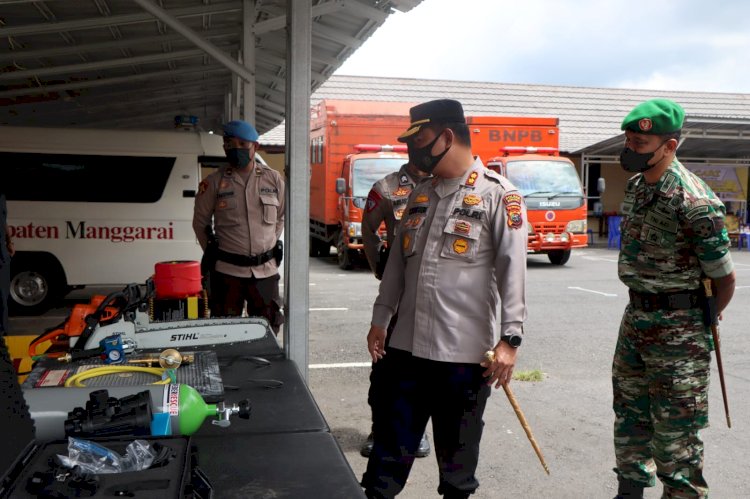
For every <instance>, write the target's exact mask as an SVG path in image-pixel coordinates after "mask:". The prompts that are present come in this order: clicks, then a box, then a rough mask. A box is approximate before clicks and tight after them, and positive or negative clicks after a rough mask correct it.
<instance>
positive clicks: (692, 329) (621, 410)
mask: <svg viewBox="0 0 750 499" xmlns="http://www.w3.org/2000/svg"><path fill="white" fill-rule="evenodd" d="M712 348H713V342H712V340H711V337H710V331H709V329H708V328H707V327H706V326H705V325H704V324H703V316H702V311H701V310H700V309H691V310H660V311H651V312H645V311H641V310H634V309H633V308H632V307H631V306H630V305H628V306H627V308H626V309H625V314H624V316H623V318H622V324H621V325H620V332H619V337H618V339H617V347H616V350H615V355H614V361H613V362H612V390H613V401H612V405H613V409H614V412H615V425H614V443H615V457H616V460H617V468H616V469H615V471H616V472H617V474H618V475H619V476H621V477H622V478H624V479H628V480H633V481H635V482H639V483H642V484H643V485H644V486H653V485H655V484H656V478H655V477H656V476H658V477H659V480H660V481H661V482H662V484H663V485H664V494H663V496H662V497H663V498H694V497H698V498H706V497H708V484H707V483H706V481H705V479H704V478H703V441H702V440H701V437H700V434H699V430H700V429H701V428H705V427H707V426H708V383H709V373H710V362H711V350H712Z"/></svg>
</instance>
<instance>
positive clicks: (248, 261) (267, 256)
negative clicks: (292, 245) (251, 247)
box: [217, 249, 273, 267]
mask: <svg viewBox="0 0 750 499" xmlns="http://www.w3.org/2000/svg"><path fill="white" fill-rule="evenodd" d="M217 256H218V258H217V259H218V260H221V261H222V262H227V263H231V264H232V265H237V266H239V267H255V266H257V265H263V264H264V263H266V262H267V261H269V260H271V259H272V258H273V249H270V250H268V251H266V252H265V253H261V254H260V255H253V256H247V255H238V254H236V253H229V252H228V251H224V250H221V249H220V250H218V251H217Z"/></svg>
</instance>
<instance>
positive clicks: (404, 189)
mask: <svg viewBox="0 0 750 499" xmlns="http://www.w3.org/2000/svg"><path fill="white" fill-rule="evenodd" d="M426 176H427V174H426V173H425V172H423V171H421V170H419V169H418V168H417V167H416V166H414V165H412V164H411V163H406V164H404V165H403V166H402V167H401V168H400V169H399V170H398V171H397V172H393V173H389V174H388V175H386V176H385V177H383V178H382V179H380V180H378V181H377V182H375V184H373V186H372V189H370V193H369V194H368V195H367V205H366V207H365V212H364V214H363V215H362V242H363V244H364V246H365V256H366V257H367V262H368V263H369V264H370V268H371V269H372V271H373V273H374V274H375V277H376V278H377V279H378V280H380V279H382V277H383V271H384V270H385V264H386V262H387V261H388V254H389V253H390V249H391V246H392V245H393V242H394V240H395V238H396V229H397V227H398V223H399V221H401V216H402V215H403V213H404V208H405V207H406V202H407V200H408V199H409V194H411V191H412V190H413V189H414V186H415V185H417V183H419V182H420V181H421V180H422V179H423V178H425V177H426ZM383 222H385V231H386V239H385V241H381V240H380V235H379V234H378V230H379V229H380V224H381V223H383ZM384 242H385V244H383V243H384ZM395 319H396V317H395V316H394V318H393V320H394V321H395ZM392 322H393V321H392ZM390 327H391V328H392V325H391V326H390ZM376 370H377V367H376V365H375V364H373V371H372V373H371V374H370V390H369V392H368V394H367V402H368V404H370V406H372V399H373V397H376V396H377V388H378V383H377V372H376ZM373 439H374V435H373V432H372V431H371V432H370V434H369V435H368V436H367V439H366V440H365V443H364V444H362V447H361V448H360V449H359V453H360V454H361V455H362V456H364V457H369V456H370V452H372V446H373ZM429 455H430V441H429V440H428V439H427V434H426V433H425V434H424V435H423V436H422V440H421V441H420V442H419V448H418V449H417V452H416V456H417V457H427V456H429Z"/></svg>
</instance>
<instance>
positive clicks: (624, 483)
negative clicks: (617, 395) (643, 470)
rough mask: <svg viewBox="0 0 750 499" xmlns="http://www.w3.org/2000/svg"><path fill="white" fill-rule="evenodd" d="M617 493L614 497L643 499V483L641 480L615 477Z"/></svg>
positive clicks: (617, 498) (619, 498)
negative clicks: (617, 483)
mask: <svg viewBox="0 0 750 499" xmlns="http://www.w3.org/2000/svg"><path fill="white" fill-rule="evenodd" d="M617 481H618V482H619V485H618V486H617V495H616V496H615V499H643V489H644V487H645V486H644V485H643V484H642V483H641V482H636V481H633V480H628V479H626V478H622V477H617Z"/></svg>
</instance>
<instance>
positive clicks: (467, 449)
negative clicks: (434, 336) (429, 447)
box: [362, 348, 490, 498]
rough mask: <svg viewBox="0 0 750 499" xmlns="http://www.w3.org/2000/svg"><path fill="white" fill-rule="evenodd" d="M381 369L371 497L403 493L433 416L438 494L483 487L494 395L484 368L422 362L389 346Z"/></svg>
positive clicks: (366, 480) (366, 482) (367, 483)
mask: <svg viewBox="0 0 750 499" xmlns="http://www.w3.org/2000/svg"><path fill="white" fill-rule="evenodd" d="M381 363H382V364H381ZM376 365H379V367H378V368H377V369H374V370H373V372H372V373H371V377H373V378H375V381H376V382H377V384H378V385H379V387H378V390H376V391H375V393H374V394H373V395H374V397H373V399H372V409H373V431H374V433H375V435H377V437H376V438H375V445H374V447H373V450H372V453H371V454H370V459H369V461H368V462H367V470H366V471H365V474H364V476H363V477H362V486H363V487H364V488H365V491H366V493H367V494H368V497H377V498H381V497H382V498H391V497H395V496H396V495H397V494H398V493H399V492H401V490H402V489H403V488H404V485H405V484H406V479H407V478H408V477H409V472H410V471H411V467H412V464H414V458H415V453H416V450H417V448H418V447H419V441H420V440H421V438H422V435H423V434H424V430H425V426H426V425H427V421H428V420H429V419H430V417H431V418H432V432H433V440H434V447H435V457H436V458H437V462H438V468H439V482H440V484H439V486H438V493H439V494H444V495H448V496H461V495H466V494H471V493H473V492H474V491H475V490H476V489H477V487H478V486H479V482H478V481H477V479H476V477H475V476H474V473H475V471H476V468H477V463H478V461H479V442H480V440H481V438H482V429H483V427H484V421H483V420H482V415H483V414H484V409H485V406H486V405H487V398H488V397H489V395H490V387H489V386H487V385H486V383H485V380H484V378H483V377H482V372H484V368H483V367H481V366H480V365H479V364H478V363H477V364H458V363H451V362H437V361H432V360H427V359H421V358H418V357H414V356H412V355H411V353H410V352H405V351H403V350H398V349H395V348H387V349H386V355H385V356H384V357H383V358H382V359H381V360H380V361H378V362H377V364H376Z"/></svg>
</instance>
